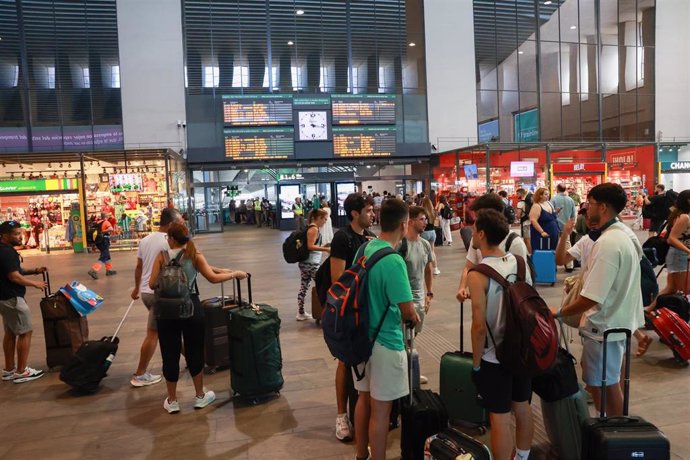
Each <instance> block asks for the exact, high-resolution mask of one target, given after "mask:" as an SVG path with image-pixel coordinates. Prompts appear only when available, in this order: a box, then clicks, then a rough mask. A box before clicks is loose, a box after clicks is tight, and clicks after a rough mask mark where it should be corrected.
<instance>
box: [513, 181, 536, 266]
mask: <svg viewBox="0 0 690 460" xmlns="http://www.w3.org/2000/svg"><path fill="white" fill-rule="evenodd" d="M515 194H516V195H517V197H518V202H517V205H516V206H515V208H516V209H515V214H516V218H517V220H518V221H519V222H520V236H521V237H522V239H523V241H524V242H525V246H527V251H528V253H530V254H531V253H532V248H531V245H530V232H529V228H530V224H529V212H530V209H532V194H531V193H527V190H525V189H524V188H519V189H517V190H516V191H515Z"/></svg>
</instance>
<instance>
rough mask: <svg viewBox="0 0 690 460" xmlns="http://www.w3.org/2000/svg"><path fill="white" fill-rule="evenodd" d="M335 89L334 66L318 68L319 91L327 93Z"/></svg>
mask: <svg viewBox="0 0 690 460" xmlns="http://www.w3.org/2000/svg"><path fill="white" fill-rule="evenodd" d="M334 87H335V66H334V65H329V66H321V67H319V89H320V90H321V92H324V93H327V92H329V91H331V90H332V89H333V88H334Z"/></svg>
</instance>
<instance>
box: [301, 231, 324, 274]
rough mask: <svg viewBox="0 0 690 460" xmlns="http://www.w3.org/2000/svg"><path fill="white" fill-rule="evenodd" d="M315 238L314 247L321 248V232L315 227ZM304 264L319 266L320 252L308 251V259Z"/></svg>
mask: <svg viewBox="0 0 690 460" xmlns="http://www.w3.org/2000/svg"><path fill="white" fill-rule="evenodd" d="M316 232H317V237H316V245H317V246H321V232H320V231H319V228H318V227H316ZM304 263H305V264H316V265H318V264H320V263H321V251H309V257H307V260H305V261H304Z"/></svg>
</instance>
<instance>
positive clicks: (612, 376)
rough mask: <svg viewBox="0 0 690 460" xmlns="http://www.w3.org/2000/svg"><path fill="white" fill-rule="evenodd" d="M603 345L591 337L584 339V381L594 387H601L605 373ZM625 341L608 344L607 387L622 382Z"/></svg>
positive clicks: (609, 342) (610, 341)
mask: <svg viewBox="0 0 690 460" xmlns="http://www.w3.org/2000/svg"><path fill="white" fill-rule="evenodd" d="M602 343H603V342H599V341H597V340H594V339H591V338H589V337H582V380H584V381H585V383H586V384H587V385H590V386H593V387H600V386H601V376H602V373H603V368H602V365H603V358H604V357H603V355H602ZM624 352H625V340H617V341H612V340H609V341H608V342H607V343H606V386H609V385H615V384H617V383H618V382H619V381H620V376H621V366H622V365H623V353H624Z"/></svg>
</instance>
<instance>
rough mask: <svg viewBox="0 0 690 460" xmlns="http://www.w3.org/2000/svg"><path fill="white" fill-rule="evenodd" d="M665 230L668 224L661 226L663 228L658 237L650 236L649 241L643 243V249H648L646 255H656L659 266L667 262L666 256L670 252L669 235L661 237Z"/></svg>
mask: <svg viewBox="0 0 690 460" xmlns="http://www.w3.org/2000/svg"><path fill="white" fill-rule="evenodd" d="M665 228H666V222H664V223H663V224H661V226H660V227H659V232H658V233H657V235H656V236H650V237H649V238H647V241H645V242H644V243H642V249H643V250H644V249H647V251H645V254H648V253H652V254H654V253H656V262H657V264H663V263H665V262H666V255H667V254H668V250H669V248H670V246H669V244H668V240H667V236H668V235H667V236H661V233H662V232H663V231H664V229H665ZM669 232H670V230H669ZM652 250H653V251H652Z"/></svg>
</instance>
